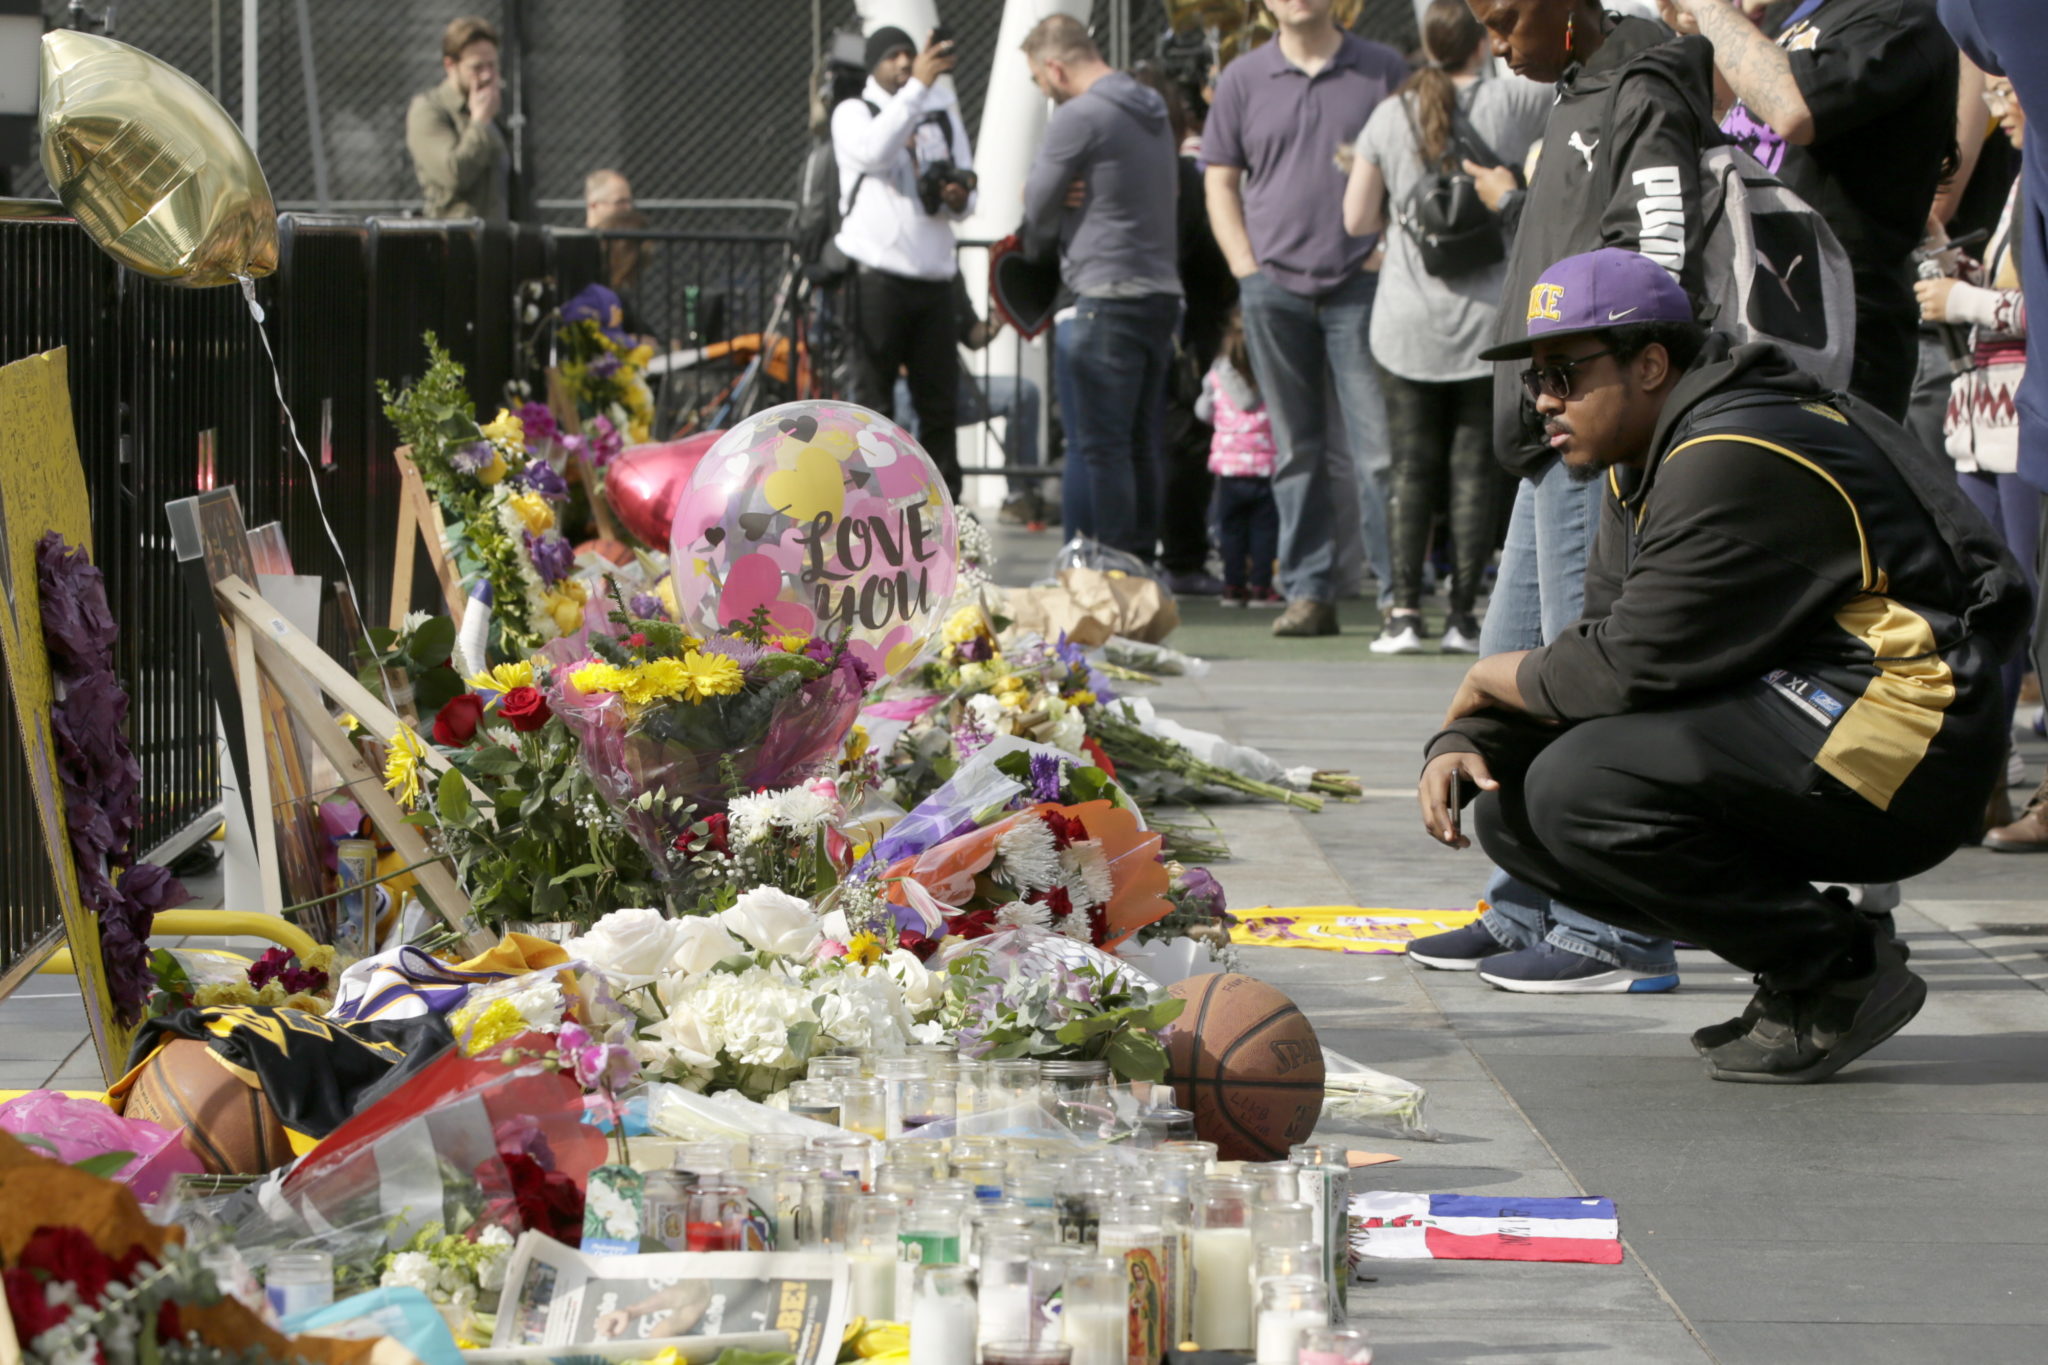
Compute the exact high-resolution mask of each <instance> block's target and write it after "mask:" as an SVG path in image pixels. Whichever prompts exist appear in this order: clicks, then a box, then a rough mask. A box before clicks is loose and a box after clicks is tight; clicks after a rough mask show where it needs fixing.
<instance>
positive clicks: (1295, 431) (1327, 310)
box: [1238, 271, 1394, 602]
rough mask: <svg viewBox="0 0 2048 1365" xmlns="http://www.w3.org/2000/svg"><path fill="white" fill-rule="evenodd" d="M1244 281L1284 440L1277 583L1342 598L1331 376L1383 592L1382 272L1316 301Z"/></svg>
mask: <svg viewBox="0 0 2048 1365" xmlns="http://www.w3.org/2000/svg"><path fill="white" fill-rule="evenodd" d="M1238 286H1239V289H1240V293H1239V297H1238V306H1239V307H1240V308H1241V309H1242V310H1243V312H1244V335H1245V343H1246V345H1247V346H1248V347H1249V348H1250V350H1251V358H1252V368H1253V369H1254V370H1256V371H1257V372H1258V380H1259V392H1260V395H1261V396H1262V397H1263V398H1264V399H1265V400H1266V410H1267V411H1268V412H1270V413H1271V414H1272V416H1273V436H1274V439H1275V440H1276V441H1277V442H1278V443H1279V446H1280V459H1279V463H1278V465H1277V466H1276V467H1275V469H1274V471H1273V498H1274V501H1276V502H1277V503H1278V504H1279V506H1280V586H1281V589H1282V590H1283V591H1284V592H1285V593H1286V594H1287V596H1288V597H1289V598H1290V599H1294V598H1303V597H1306V598H1310V599H1313V600H1315V601H1318V602H1331V601H1335V600H1336V597H1337V592H1338V583H1337V567H1338V566H1337V551H1338V541H1339V539H1340V531H1339V527H1338V523H1337V518H1338V517H1339V516H1340V515H1343V514H1344V513H1342V512H1340V509H1339V508H1338V506H1337V500H1336V499H1335V497H1334V496H1333V495H1332V488H1333V484H1334V483H1335V480H1334V479H1333V476H1332V472H1331V463H1332V461H1333V459H1334V458H1335V456H1334V455H1333V454H1332V452H1331V450H1330V443H1329V439H1328V427H1329V419H1330V412H1329V400H1328V393H1329V392H1330V390H1326V388H1325V384H1326V383H1329V382H1331V381H1332V380H1333V381H1334V392H1335V395H1336V405H1337V408H1338V410H1339V411H1340V412H1341V414H1342V416H1343V421H1344V433H1345V445H1346V446H1347V447H1349V449H1350V452H1351V459H1352V461H1353V462H1354V464H1356V466H1357V469H1358V484H1359V503H1360V506H1359V509H1358V512H1359V519H1360V522H1361V523H1362V528H1363V531H1364V537H1365V557H1366V560H1367V562H1368V563H1370V564H1371V565H1372V569H1373V572H1374V573H1375V574H1377V575H1378V577H1379V588H1380V593H1381V595H1382V598H1383V599H1384V597H1385V596H1386V594H1388V593H1389V592H1390V591H1391V590H1392V585H1393V581H1394V569H1393V556H1392V555H1391V554H1390V553H1389V550H1388V546H1387V479H1388V473H1387V470H1388V459H1387V443H1386V415H1385V412H1384V410H1383V409H1382V407H1381V404H1380V390H1379V378H1378V374H1377V371H1376V369H1375V367H1374V364H1373V358H1372V346H1371V343H1370V340H1369V335H1370V333H1371V330H1372V301H1373V296H1374V294H1376V293H1377V292H1378V288H1379V278H1378V277H1377V276H1376V275H1372V274H1370V273H1367V272H1360V273H1359V274H1356V275H1353V276H1352V277H1351V278H1350V279H1348V280H1346V281H1344V283H1342V284H1340V285H1338V286H1337V287H1336V288H1334V289H1332V290H1330V291H1329V292H1328V293H1325V294H1321V295H1318V296H1316V297H1315V298H1303V297H1302V296H1301V295H1299V294H1294V293H1290V292H1289V291H1287V290H1285V289H1282V288H1281V287H1280V286H1279V285H1277V284H1275V283H1273V281H1271V280H1269V279H1267V278H1266V275H1265V272H1263V271H1261V272H1259V273H1258V274H1255V275H1248V276H1246V277H1245V278H1244V279H1242V280H1240V281H1238ZM1339 486H1341V485H1339Z"/></svg>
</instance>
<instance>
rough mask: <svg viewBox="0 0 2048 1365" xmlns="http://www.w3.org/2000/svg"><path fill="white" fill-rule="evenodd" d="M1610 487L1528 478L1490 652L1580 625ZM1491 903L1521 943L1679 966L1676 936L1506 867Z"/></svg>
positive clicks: (1513, 523) (1504, 552)
mask: <svg viewBox="0 0 2048 1365" xmlns="http://www.w3.org/2000/svg"><path fill="white" fill-rule="evenodd" d="M1606 487H1607V484H1606V482H1605V481H1604V480H1601V479H1590V480H1588V481H1586V482H1584V483H1575V482H1573V481H1572V478H1571V471H1570V470H1568V469H1566V468H1565V466H1564V464H1563V462H1562V461H1558V460H1553V461H1551V463H1550V465H1549V467H1547V468H1546V469H1544V471H1543V472H1542V473H1540V474H1538V475H1536V476H1535V477H1534V478H1530V479H1523V480H1521V481H1520V485H1519V487H1517V488H1516V490H1515V509H1514V512H1513V513H1512V514H1511V515H1510V516H1509V518H1508V537H1507V543H1506V544H1505V545H1503V546H1502V547H1501V552H1500V571H1499V573H1498V574H1497V575H1495V578H1494V586H1493V596H1492V597H1491V598H1489V599H1488V600H1487V603H1486V620H1485V621H1483V622H1482V623H1481V624H1480V627H1479V652H1480V654H1482V655H1487V654H1504V653H1507V652H1508V651H1509V650H1516V649H1535V648H1537V647H1538V646H1540V645H1542V644H1543V643H1544V642H1545V641H1547V640H1552V639H1555V638H1556V637H1557V634H1558V632H1560V631H1562V630H1563V629H1564V628H1565V627H1566V626H1568V625H1570V624H1571V623H1572V622H1574V621H1576V620H1578V619H1579V615H1580V613H1581V611H1582V610H1583V609H1584V607H1585V604H1586V552H1587V550H1588V549H1589V548H1590V547H1591V545H1592V543H1593V532H1594V531H1595V529H1596V528H1597V527H1598V526H1599V522H1600V497H1601V494H1602V492H1603V491H1604V490H1605V489H1606ZM1486 902H1487V904H1488V905H1489V906H1490V907H1491V908H1490V909H1489V910H1488V911H1487V912H1486V914H1485V916H1484V917H1483V919H1482V923H1484V924H1485V925H1486V928H1487V931H1488V932H1489V933H1491V934H1492V935H1493V936H1494V937H1495V938H1497V939H1499V940H1500V941H1501V942H1502V943H1506V944H1508V945H1510V946H1512V947H1515V948H1526V947H1528V946H1529V945H1530V944H1532V943H1536V942H1538V941H1541V942H1545V943H1549V944H1551V945H1552V946H1554V947H1558V948H1562V949H1564V950H1565V951H1566V952H1572V953H1578V954H1579V955H1581V956H1582V957H1590V958H1592V959H1593V960H1595V961H1596V962H1605V963H1606V964H1608V965H1609V966H1610V967H1624V968H1627V969H1628V970H1630V971H1638V972H1649V973H1653V974H1657V975H1662V974H1665V973H1669V972H1675V971H1677V970H1678V960H1677V958H1676V957H1674V956H1673V954H1672V946H1671V940H1670V939H1664V938H1651V937H1649V936H1648V935H1646V934H1639V933H1635V932H1634V931H1632V930H1628V929H1617V928H1615V927H1614V926H1613V925H1611V924H1606V923H1603V922H1602V921H1600V920H1597V919H1594V918H1592V917H1591V916H1590V915H1582V914H1580V913H1579V912H1578V911H1576V910H1574V909H1572V908H1571V907H1570V906H1568V905H1564V904H1562V903H1560V902H1558V901H1554V900H1552V899H1550V897H1548V896H1546V895H1544V894H1543V893H1542V892H1540V891H1538V890H1536V889H1535V888H1534V887H1532V886H1529V885H1528V884H1526V883H1524V882H1522V881H1519V880H1517V879H1516V878H1514V877H1510V876H1509V875H1508V874H1507V873H1505V872H1502V871H1500V870H1499V869H1498V868H1496V869H1495V870H1494V874H1493V880H1492V881H1491V882H1489V883H1488V884H1487V887H1486Z"/></svg>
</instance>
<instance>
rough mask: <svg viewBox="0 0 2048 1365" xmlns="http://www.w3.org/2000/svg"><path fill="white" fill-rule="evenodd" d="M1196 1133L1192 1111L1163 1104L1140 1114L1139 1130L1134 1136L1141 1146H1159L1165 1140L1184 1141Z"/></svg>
mask: <svg viewBox="0 0 2048 1365" xmlns="http://www.w3.org/2000/svg"><path fill="white" fill-rule="evenodd" d="M1194 1135H1195V1116H1194V1114H1193V1112H1192V1111H1190V1110H1186V1109H1175V1108H1173V1107H1172V1106H1170V1105H1169V1106H1163V1107H1161V1108H1157V1109H1147V1110H1145V1111H1144V1112H1143V1113H1141V1114H1139V1115H1138V1132H1137V1135H1136V1136H1135V1137H1134V1138H1132V1141H1133V1142H1135V1143H1136V1144H1137V1145H1138V1146H1140V1147H1157V1146H1159V1145H1160V1144H1161V1143H1165V1142H1183V1141H1186V1140H1188V1139H1191V1138H1193V1137H1194Z"/></svg>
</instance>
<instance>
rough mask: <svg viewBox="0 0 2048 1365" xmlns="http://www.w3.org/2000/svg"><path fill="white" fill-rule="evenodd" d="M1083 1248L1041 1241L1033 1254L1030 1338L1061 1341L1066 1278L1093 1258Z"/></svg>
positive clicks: (1090, 1253) (1091, 1253)
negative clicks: (1061, 1314)
mask: <svg viewBox="0 0 2048 1365" xmlns="http://www.w3.org/2000/svg"><path fill="white" fill-rule="evenodd" d="M1093 1254H1094V1253H1093V1252H1088V1251H1083V1250H1082V1249H1081V1248H1080V1247H1070V1246H1059V1245H1057V1244H1048V1243H1045V1242H1040V1243H1039V1244H1038V1246H1037V1247H1035V1248H1034V1249H1033V1250H1032V1253H1031V1273H1030V1284H1031V1333H1030V1335H1031V1339H1032V1340H1033V1341H1054V1342H1056V1341H1058V1340H1059V1339H1060V1313H1061V1311H1062V1306H1063V1304H1064V1302H1065V1299H1066V1291H1067V1276H1068V1274H1069V1273H1070V1272H1071V1271H1072V1270H1073V1268H1074V1267H1075V1266H1076V1265H1078V1264H1080V1263H1081V1262H1082V1261H1083V1260H1085V1259H1087V1258H1088V1257H1089V1256H1091V1255H1093Z"/></svg>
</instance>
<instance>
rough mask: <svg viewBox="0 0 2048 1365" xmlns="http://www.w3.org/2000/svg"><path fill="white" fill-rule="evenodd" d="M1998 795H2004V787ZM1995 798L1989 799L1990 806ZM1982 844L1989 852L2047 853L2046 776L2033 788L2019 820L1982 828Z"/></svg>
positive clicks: (1994, 801) (2047, 809)
mask: <svg viewBox="0 0 2048 1365" xmlns="http://www.w3.org/2000/svg"><path fill="white" fill-rule="evenodd" d="M1998 795H2000V796H2002V795H2004V788H2002V787H2001V788H2000V789H1999V792H1998ZM1997 800H1998V797H1997V796H1994V797H1993V798H1992V802H1993V804H1994V805H1996V803H1997ZM1984 847H1986V848H1988V849H1990V850H1991V851H1992V852H1993V853H2048V778H2043V779H2042V781H2041V785H2040V786H2038V787H2036V788H2034V794H2033V795H2032V796H2031V797H2029V798H2028V799H2027V808H2026V811H2025V812H2024V813H2023V814H2021V816H2020V818H2019V819H2017V820H2013V821H2010V822H2009V823H2006V824H2003V825H1996V826H1993V827H1992V828H1990V829H1987V830H1985V831H1984Z"/></svg>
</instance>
